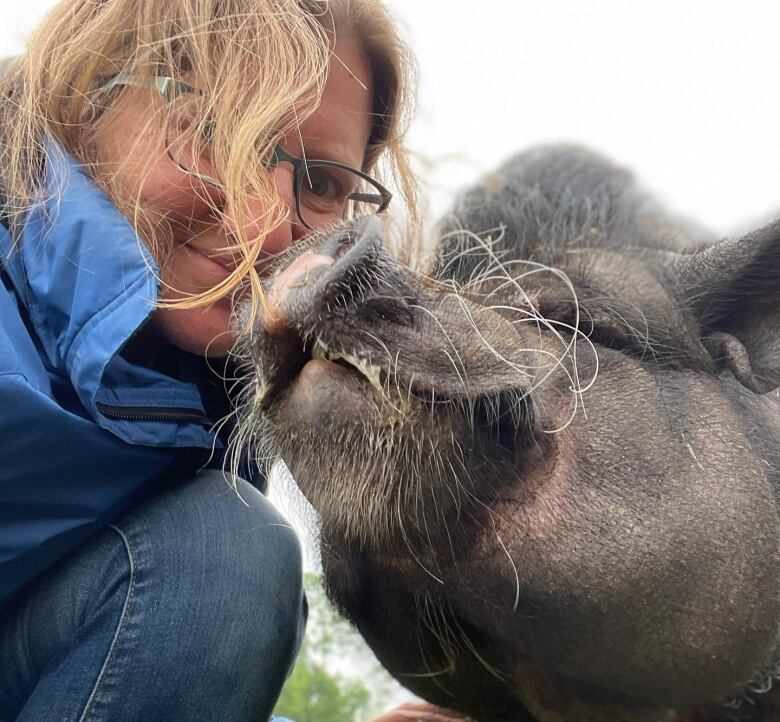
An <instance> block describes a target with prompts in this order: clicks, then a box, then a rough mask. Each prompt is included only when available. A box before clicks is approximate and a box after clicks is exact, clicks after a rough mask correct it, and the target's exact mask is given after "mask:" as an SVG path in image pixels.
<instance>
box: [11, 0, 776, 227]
mask: <svg viewBox="0 0 780 722" xmlns="http://www.w3.org/2000/svg"><path fill="white" fill-rule="evenodd" d="M52 4H53V3H52V1H51V0H25V2H18V0H11V1H10V2H8V0H5V2H4V6H5V8H7V9H3V11H2V13H3V15H4V17H3V23H2V25H0V44H1V45H0V47H2V48H3V49H4V50H5V52H6V53H13V52H19V50H20V49H21V47H22V45H23V42H24V38H25V37H26V35H27V33H28V32H29V29H30V28H31V27H32V26H33V25H34V24H35V23H36V22H37V21H38V19H39V18H40V17H41V16H42V15H43V13H44V12H45V11H46V9H47V8H48V7H51V5H52ZM389 4H390V6H391V8H393V9H394V11H395V12H396V14H397V15H398V17H399V18H400V20H401V22H402V24H403V26H404V32H405V34H406V36H407V37H408V38H409V39H410V41H411V43H412V46H413V47H414V48H415V50H416V52H417V55H418V59H419V68H420V72H419V78H420V84H419V90H420V94H419V107H418V116H417V120H416V122H415V124H414V126H413V128H412V132H411V136H410V144H411V146H412V148H413V149H414V150H415V151H417V152H418V153H420V154H422V155H424V157H425V160H426V162H427V163H428V162H433V164H434V165H433V167H434V171H433V173H432V175H431V176H430V177H431V181H432V186H433V187H434V190H436V191H437V192H438V196H437V206H438V207H440V206H441V203H442V200H441V197H442V194H443V193H444V194H448V193H450V192H451V191H452V190H453V189H454V188H456V187H458V186H461V185H464V184H466V183H467V182H469V181H470V180H471V179H473V178H475V177H476V176H477V175H479V173H481V172H484V171H485V170H487V169H489V168H490V167H491V166H493V165H494V164H496V163H497V162H499V161H500V160H501V159H502V158H504V157H506V156H508V155H509V154H510V153H512V152H514V151H517V150H519V149H522V148H524V147H527V146H529V145H532V144H535V143H540V142H551V141H561V140H565V141H575V142H578V143H585V144H587V145H589V146H591V147H593V148H596V149H598V150H600V151H601V152H603V153H606V154H608V155H609V156H611V157H612V158H613V159H615V160H618V161H619V162H621V163H623V164H625V165H627V166H629V167H630V168H632V169H634V170H635V171H636V173H637V174H638V175H639V177H640V179H641V180H642V181H643V182H644V184H645V185H646V186H648V187H649V188H650V189H652V190H653V191H654V192H656V193H658V194H659V195H660V196H661V197H662V198H663V199H664V200H666V201H667V202H668V203H669V204H670V205H671V206H672V207H673V208H675V209H676V210H678V211H680V212H682V213H684V214H686V215H689V216H691V217H692V218H694V219H696V220H698V221H700V222H701V223H703V224H705V225H708V226H710V227H711V228H713V230H716V231H720V232H724V233H725V232H728V231H731V230H733V229H735V228H736V227H740V226H744V225H746V224H749V223H750V222H751V221H753V220H754V219H757V218H761V217H764V216H766V215H767V214H769V213H771V212H772V211H773V210H774V209H780V182H778V181H779V180H780V142H778V136H779V135H780V131H778V128H777V124H778V120H780V93H778V78H777V77H776V76H777V75H778V70H779V69H780V63H778V60H779V59H780V43H778V40H777V27H778V20H780V9H778V7H780V6H778V5H777V3H773V2H769V1H768V0H767V1H766V2H760V1H758V0H749V1H747V2H744V1H743V2H741V3H735V2H733V1H732V0H728V1H722V0H711V1H710V2H706V3H705V2H701V0H654V2H652V3H650V2H635V1H633V0H632V1H627V0H598V1H596V0H590V1H589V0H539V1H538V2H537V1H533V2H532V1H531V0H480V1H479V2H474V1H473V0H470V1H468V2H467V1H465V0H450V1H449V2H442V1H441V0H390V2H389ZM9 5H11V7H10V8H8V6H9ZM419 167H423V166H422V165H420V166H419Z"/></svg>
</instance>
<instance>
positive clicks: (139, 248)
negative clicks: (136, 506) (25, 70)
mask: <svg viewBox="0 0 780 722" xmlns="http://www.w3.org/2000/svg"><path fill="white" fill-rule="evenodd" d="M45 173H46V181H47V187H48V190H49V193H48V198H47V199H46V200H45V201H44V202H43V203H41V204H40V205H38V206H36V207H35V208H34V209H33V210H32V211H31V212H30V214H29V215H28V217H27V219H26V222H25V225H24V228H23V230H22V233H21V238H20V242H19V244H18V246H19V247H18V248H17V249H15V252H14V253H11V252H10V251H11V248H10V246H11V240H10V237H9V236H8V234H5V238H3V239H2V240H0V248H2V251H3V254H2V255H3V256H6V257H7V270H8V272H9V273H10V275H11V277H12V279H13V281H14V285H15V287H16V289H17V291H18V293H19V295H20V296H21V298H22V300H23V302H24V304H25V305H26V307H27V310H28V312H29V315H30V319H31V321H32V324H33V326H34V328H35V330H36V332H37V334H38V336H39V340H40V347H41V353H42V355H45V356H46V359H47V361H48V364H49V365H50V367H53V368H54V369H56V370H57V371H58V372H60V373H63V374H67V376H68V377H69V378H70V381H71V383H72V385H73V387H74V389H75V391H76V393H77V394H78V397H79V399H80V401H81V403H82V404H83V406H84V408H85V409H86V410H87V412H88V413H89V415H90V416H92V417H93V418H94V419H95V421H96V422H97V423H98V424H99V425H100V426H101V427H103V428H105V429H106V430H108V431H110V432H112V433H114V434H116V435H117V436H119V437H120V438H122V439H124V440H125V441H128V442H130V443H135V444H143V445H151V446H200V447H203V446H206V447H208V446H211V445H213V443H214V437H213V435H212V434H211V433H209V432H208V431H206V430H205V429H204V428H203V425H202V424H199V423H193V421H194V420H196V419H197V417H198V416H200V417H201V420H203V417H205V413H204V409H203V404H202V401H201V396H200V393H199V392H198V387H197V385H196V384H195V383H186V382H183V381H181V380H179V379H176V378H172V377H170V376H166V375H164V374H162V373H159V372H157V371H154V370H152V369H150V368H147V367H144V366H140V365H134V364H132V363H129V362H128V361H127V360H125V359H124V358H123V357H122V356H121V355H120V351H121V350H122V348H123V347H124V346H125V344H126V343H127V342H128V341H129V340H130V338H131V337H132V336H133V334H135V333H136V332H137V331H138V330H139V329H140V328H141V327H142V326H143V325H144V323H146V321H147V320H148V319H149V317H150V315H151V313H152V311H153V310H154V308H155V304H156V301H157V293H158V278H159V274H158V268H157V265H156V264H155V262H154V259H153V258H152V256H151V254H150V253H149V250H148V249H147V248H146V246H145V245H144V243H143V242H142V241H141V240H140V239H139V237H138V236H137V234H136V233H135V231H134V229H133V228H132V226H131V225H130V224H129V223H128V221H127V219H126V218H125V217H124V216H123V215H122V214H121V213H120V212H119V210H118V209H117V208H116V206H114V204H113V203H112V202H111V200H110V199H109V198H108V196H106V194H105V193H103V191H102V190H101V189H100V188H98V186H97V185H96V184H95V183H94V182H93V181H92V180H91V179H90V178H89V176H88V175H87V173H86V171H85V169H84V168H83V167H82V166H81V165H80V164H79V163H78V162H77V161H76V160H75V159H73V158H71V157H70V156H68V155H67V154H66V153H65V152H64V151H63V150H62V149H61V148H60V147H58V146H56V145H55V144H53V143H49V144H47V146H46V163H45ZM123 410H124V411H123ZM166 410H168V411H173V412H175V411H181V412H184V411H186V412H187V413H181V414H179V415H178V416H177V414H176V413H171V414H167V415H166V413H165V412H166ZM144 412H146V413H144ZM167 417H170V419H168V418H167ZM144 419H147V420H144ZM177 419H179V420H177Z"/></svg>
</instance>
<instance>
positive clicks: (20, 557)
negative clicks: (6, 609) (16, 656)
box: [0, 373, 173, 605]
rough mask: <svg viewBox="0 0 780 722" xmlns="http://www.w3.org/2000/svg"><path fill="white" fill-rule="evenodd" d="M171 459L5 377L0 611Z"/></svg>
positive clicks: (1, 389) (0, 417) (0, 387)
mask: <svg viewBox="0 0 780 722" xmlns="http://www.w3.org/2000/svg"><path fill="white" fill-rule="evenodd" d="M172 457H173V452H172V451H171V450H168V449H153V448H149V447H137V446H130V445H129V444H125V443H123V442H122V441H120V440H119V439H117V438H116V437H114V436H113V435H111V434H110V433H109V432H106V431H103V430H101V429H100V428H98V427H97V426H96V425H95V424H94V423H92V422H90V421H88V420H86V419H84V418H81V417H79V416H77V415H75V414H73V413H69V412H67V411H65V410H63V409H62V408H61V407H59V406H58V405H57V403H56V402H55V401H54V400H52V399H50V398H48V397H46V396H45V395H44V394H42V393H41V392H40V391H38V390H37V389H35V388H33V387H32V386H31V385H30V383H29V382H28V380H27V379H26V378H24V377H23V376H21V375H19V374H7V373H6V374H2V375H0V605H2V604H3V603H4V602H5V601H7V600H8V599H9V598H10V597H11V596H12V595H13V594H15V593H16V592H17V591H19V590H20V589H21V588H22V587H23V586H25V585H26V584H27V583H28V582H30V581H31V580H32V579H33V578H34V577H36V576H37V575H38V574H40V573H41V572H42V571H43V570H45V569H46V568H47V567H49V566H51V565H52V564H54V563H55V562H56V561H57V560H59V559H60V558H62V557H63V556H65V555H66V554H67V553H68V552H69V551H71V550H72V549H74V548H75V547H76V546H78V545H79V544H81V543H82V542H83V541H84V540H86V539H87V538H88V537H89V536H90V535H92V534H94V533H95V532H96V531H97V530H99V529H101V528H102V527H103V526H105V524H107V523H108V522H109V521H110V520H111V519H113V518H115V517H116V516H117V515H118V514H120V513H121V512H122V511H124V510H125V509H127V508H129V507H130V506H131V505H132V503H133V502H134V501H137V500H138V499H139V498H140V497H141V495H143V494H144V493H145V492H146V491H148V490H150V488H151V487H152V486H153V483H154V480H155V479H157V478H159V476H160V474H162V473H163V472H164V471H165V470H166V468H167V467H168V466H169V465H170V464H171V461H172Z"/></svg>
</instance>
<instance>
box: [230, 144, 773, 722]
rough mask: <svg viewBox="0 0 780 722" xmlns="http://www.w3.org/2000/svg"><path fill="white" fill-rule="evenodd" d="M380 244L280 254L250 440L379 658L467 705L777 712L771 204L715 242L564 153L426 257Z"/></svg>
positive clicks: (526, 711)
mask: <svg viewBox="0 0 780 722" xmlns="http://www.w3.org/2000/svg"><path fill="white" fill-rule="evenodd" d="M464 228H465V229H467V230H468V231H470V232H473V233H475V234H478V236H475V235H472V234H471V233H468V232H463V231H461V230H459V229H464ZM381 235H382V228H381V225H380V224H379V223H378V221H376V220H375V219H371V220H369V221H361V222H357V223H355V224H353V225H352V226H347V227H346V228H344V229H342V230H340V231H337V232H335V233H334V234H333V235H331V236H330V237H329V238H327V239H326V240H325V241H322V242H321V241H311V242H309V243H308V244H307V245H306V246H305V248H299V249H296V250H295V251H293V252H292V253H291V254H290V256H289V257H288V258H287V259H284V260H283V261H282V262H281V264H280V270H279V271H278V272H277V274H276V275H275V276H273V277H272V278H271V279H269V282H268V299H269V300H268V305H267V307H266V308H265V309H264V310H263V311H261V314H260V318H259V319H258V321H257V323H256V324H255V328H254V333H253V337H252V339H251V341H250V342H249V343H248V345H247V349H246V350H247V352H248V355H249V356H250V364H251V369H252V373H253V375H254V382H253V386H252V392H251V394H250V396H251V400H250V403H249V404H248V407H249V410H248V412H247V420H246V423H245V425H244V427H243V429H244V431H245V432H246V433H249V434H251V435H252V436H253V440H254V441H255V442H257V443H259V444H260V445H261V447H262V448H263V449H264V451H265V452H268V454H269V455H273V454H274V453H278V454H279V455H280V456H281V457H282V458H283V459H284V460H285V462H286V463H287V465H288V467H289V469H290V471H291V472H292V475H293V476H294V478H295V479H296V481H297V482H298V484H299V485H300V487H301V489H302V490H303V492H304V494H305V495H306V496H307V498H308V499H309V500H310V501H311V503H312V504H313V505H314V507H315V508H316V509H317V511H318V512H319V514H320V517H321V534H322V557H323V565H324V571H325V576H326V583H327V586H328V590H329V593H330V595H331V597H332V599H333V600H334V601H335V602H336V603H337V604H338V605H339V607H340V608H341V609H342V610H343V612H344V613H345V614H346V615H347V616H348V617H349V618H350V619H351V620H352V621H353V622H354V623H355V624H356V626H357V627H358V629H359V630H360V631H361V632H362V634H363V635H364V636H365V638H366V639H367V641H368V643H369V644H370V645H371V647H372V648H373V650H374V652H375V653H376V654H377V656H378V657H379V659H380V660H381V661H382V663H383V664H384V665H385V666H386V667H387V669H388V670H390V672H391V673H392V674H393V675H394V676H395V677H396V678H397V679H399V680H400V681H401V683H402V684H404V685H405V686H407V687H409V688H410V689H411V690H413V691H415V692H416V693H417V694H419V695H421V696H422V697H424V698H426V699H427V700H430V701H432V702H434V703H436V704H439V705H442V706H446V707H450V708H453V709H457V710H460V711H462V712H464V713H467V714H469V715H471V716H472V717H474V718H475V719H477V720H479V721H480V722H508V721H509V720H512V721H514V720H518V721H523V722H525V721H528V720H537V721H538V722H553V721H555V722H560V721H562V720H565V721H566V722H581V721H588V722H640V721H641V722H656V721H658V722H660V721H664V722H667V721H668V722H672V721H677V722H679V721H682V720H686V721H689V720H726V719H735V718H736V719H746V720H774V719H778V717H777V715H779V714H780V712H778V711H777V710H778V709H780V702H779V701H778V697H777V692H776V691H766V690H767V689H768V688H769V687H770V683H771V678H772V677H773V676H774V675H776V674H778V673H779V672H780V650H779V645H778V637H779V631H780V630H779V624H780V566H779V565H778V557H779V556H780V555H779V554H778V551H779V550H778V539H780V534H779V533H778V532H779V531H780V529H779V522H780V516H779V515H778V490H780V392H779V391H778V387H779V386H780V223H776V224H772V225H769V226H767V227H765V228H762V229H760V230H758V231H756V232H755V233H752V234H750V235H748V236H746V237H745V238H742V239H739V240H727V241H721V242H716V241H715V240H714V239H711V238H709V237H708V236H707V234H705V233H704V232H702V231H700V230H697V229H695V228H693V227H690V226H687V225H685V224H683V223H682V222H679V221H678V220H676V219H673V218H670V217H669V216H667V215H666V214H665V213H664V212H663V211H662V210H660V209H659V208H658V207H657V206H656V205H654V203H653V202H652V201H651V200H649V199H648V198H646V197H645V196H644V195H642V194H641V193H640V192H639V191H638V190H637V189H636V187H635V185H634V182H633V180H632V178H631V176H630V175H629V174H627V173H626V172H625V171H623V170H621V169H619V168H617V167H615V166H613V165H611V164H610V163H608V162H606V161H604V160H603V159H601V158H599V157H597V156H594V155H592V154H590V153H588V152H586V151H584V150H581V149H577V148H569V147H553V148H541V149H536V150H533V151H531V152H528V153H525V154H523V155H520V156H518V157H516V158H514V159H512V160H511V161H510V162H509V163H507V164H506V165H505V166H503V167H502V168H501V169H500V170H499V171H498V172H496V173H495V174H494V175H492V176H491V177H489V178H487V179H486V180H485V181H483V183H482V184H481V185H479V186H478V187H476V188H474V189H472V190H471V191H470V192H468V193H467V194H465V196H464V197H462V198H461V200H460V202H459V203H458V204H457V206H456V209H455V211H454V213H453V214H452V216H451V217H450V218H449V219H448V220H447V221H445V223H444V224H443V230H442V241H441V243H440V247H439V255H438V260H437V262H436V263H435V264H434V268H433V270H432V271H430V272H429V273H428V274H427V275H426V276H420V275H416V274H414V273H412V272H411V271H409V270H407V269H405V268H404V267H402V266H401V265H400V264H398V263H396V262H394V261H393V260H391V258H390V257H389V255H388V254H387V252H386V251H385V250H384V249H383V248H382V246H381ZM296 254H298V255H296ZM302 258H303V259H304V260H301V259H302ZM296 263H297V264H298V265H297V266H296V265H295V264H296ZM575 329H578V330H576V331H575ZM317 340H318V341H319V344H320V345H321V346H325V347H327V348H328V350H329V352H330V354H329V355H328V354H326V358H324V359H323V358H315V359H312V358H311V354H312V350H313V348H314V347H315V345H316V344H315V341H317ZM335 351H337V352H340V353H341V354H342V355H346V356H348V357H349V358H348V359H347V360H344V359H341V360H336V361H335V362H334V359H336V358H337V355H334V353H333V352H335ZM315 355H318V356H319V355H320V354H319V353H317V354H315ZM328 358H330V359H331V360H327V359H328ZM358 359H360V360H361V362H362V366H363V370H362V371H359V370H358V369H357V368H356V367H355V364H357V363H358V362H357V360H358ZM350 364H351V365H350ZM358 365H360V364H358ZM778 685H780V682H778ZM773 700H774V703H773Z"/></svg>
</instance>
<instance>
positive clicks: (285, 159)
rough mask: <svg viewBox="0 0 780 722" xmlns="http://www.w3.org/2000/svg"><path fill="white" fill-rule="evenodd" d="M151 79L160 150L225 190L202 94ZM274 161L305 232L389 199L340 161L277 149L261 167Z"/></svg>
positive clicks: (121, 79)
mask: <svg viewBox="0 0 780 722" xmlns="http://www.w3.org/2000/svg"><path fill="white" fill-rule="evenodd" d="M151 81H152V84H153V87H154V88H155V89H156V90H157V91H158V92H159V93H160V94H161V95H162V96H163V98H164V99H165V103H166V107H167V111H168V113H167V118H166V123H165V147H166V150H167V152H168V155H169V156H170V158H171V160H172V161H173V162H174V164H175V165H176V166H177V167H178V168H179V169H180V170H181V171H183V172H185V173H188V174H190V175H194V176H196V177H197V178H198V179H199V180H201V181H203V182H205V183H208V184H209V185H212V186H216V187H217V188H220V189H224V186H223V185H222V184H221V183H220V182H219V181H217V180H216V179H215V178H214V170H213V168H214V165H213V162H212V158H211V139H212V138H213V136H214V123H213V121H211V120H209V119H208V118H207V116H206V113H205V112H204V107H203V106H204V97H203V91H202V90H201V89H200V88H196V87H194V86H192V85H189V84H187V83H184V82H182V81H180V80H176V79H175V78H169V77H164V76H155V77H153V78H152V79H151ZM139 84H140V83H138V82H136V80H135V79H134V78H133V77H132V76H130V75H128V74H120V75H117V76H115V77H113V78H112V79H110V80H109V81H108V82H107V83H106V84H105V85H104V86H103V88H104V89H106V90H108V89H111V88H113V87H116V86H121V85H139ZM279 163H289V164H290V165H291V166H292V167H293V198H294V201H295V212H296V214H297V216H298V218H299V219H300V221H301V223H302V224H303V225H304V226H305V227H306V228H308V229H314V228H321V227H323V226H326V225H328V224H329V223H332V222H334V221H337V220H340V219H343V218H353V217H357V216H365V215H374V214H377V213H382V212H383V211H385V210H387V207H388V206H389V205H390V201H391V200H392V197H393V195H392V193H391V192H390V191H389V190H387V188H385V187H384V186H383V185H382V184H381V183H380V182H379V181H377V180H376V179H375V178H372V177H371V176H370V175H368V174H367V173H364V172H363V171H361V170H358V169H357V168H353V167H351V166H348V165H345V164H344V163H338V162H336V161H332V160H322V159H309V158H298V157H297V156H294V155H293V154H292V153H289V152H288V151H286V150H285V149H284V148H283V147H282V146H281V145H277V146H276V147H275V148H274V151H273V155H272V157H271V158H270V160H269V161H268V163H267V164H266V166H267V168H268V169H269V170H270V169H272V168H274V167H275V166H277V165H278V164H279Z"/></svg>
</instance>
